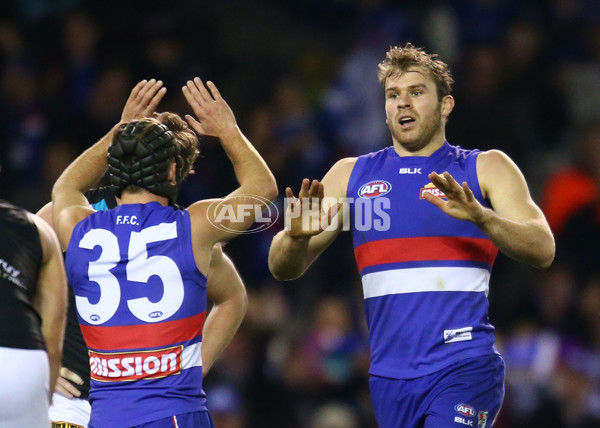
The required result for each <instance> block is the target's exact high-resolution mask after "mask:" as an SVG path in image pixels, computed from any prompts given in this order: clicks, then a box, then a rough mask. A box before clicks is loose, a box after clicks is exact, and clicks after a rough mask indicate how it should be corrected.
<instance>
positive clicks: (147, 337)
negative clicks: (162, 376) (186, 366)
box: [81, 311, 206, 351]
mask: <svg viewBox="0 0 600 428" xmlns="http://www.w3.org/2000/svg"><path fill="white" fill-rule="evenodd" d="M205 320H206V311H204V312H202V313H200V314H198V315H194V316H191V317H187V318H182V319H178V320H174V321H164V322H159V323H156V324H138V325H123V326H114V327H107V326H97V325H83V324H81V333H82V334H83V338H84V339H85V343H86V344H87V346H88V347H89V348H91V349H96V350H100V351H102V350H111V351H116V350H120V349H144V348H157V347H161V346H171V345H173V344H175V343H181V342H185V341H187V340H192V339H194V338H196V337H198V336H200V335H201V334H202V328H203V327H204V321H205Z"/></svg>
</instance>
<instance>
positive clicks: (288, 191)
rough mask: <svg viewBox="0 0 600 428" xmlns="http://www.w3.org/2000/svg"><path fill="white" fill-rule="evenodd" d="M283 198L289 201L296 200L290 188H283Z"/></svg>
mask: <svg viewBox="0 0 600 428" xmlns="http://www.w3.org/2000/svg"><path fill="white" fill-rule="evenodd" d="M285 197H286V198H290V199H296V198H295V197H294V192H293V191H292V188H291V187H286V188H285Z"/></svg>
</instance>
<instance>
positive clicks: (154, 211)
mask: <svg viewBox="0 0 600 428" xmlns="http://www.w3.org/2000/svg"><path fill="white" fill-rule="evenodd" d="M161 86H162V83H161V82H160V81H159V82H156V81H154V80H150V81H142V82H140V83H139V84H138V85H137V86H136V87H135V88H134V89H133V91H132V93H131V96H130V98H129V100H128V101H127V103H126V106H125V109H124V110H123V117H122V118H123V119H124V120H123V121H122V122H121V123H119V124H117V125H116V126H115V127H114V128H113V129H112V130H111V131H110V132H109V133H108V134H107V135H106V136H105V137H104V138H102V139H101V140H100V141H98V142H97V143H96V144H95V145H94V146H92V147H91V148H89V149H88V150H86V151H85V152H84V153H83V154H82V155H81V156H79V157H78V158H77V159H76V160H75V161H74V162H73V163H72V164H71V165H70V166H69V167H68V168H67V169H66V170H65V171H64V172H63V174H62V175H61V176H60V177H59V179H58V180H57V182H56V183H55V185H54V188H53V191H52V201H53V205H52V206H53V219H54V225H55V229H56V231H57V234H58V236H59V239H60V241H61V244H62V245H63V248H65V249H66V265H67V275H68V279H69V283H70V284H71V286H72V288H73V293H74V295H75V303H76V306H77V313H78V318H79V322H80V325H81V331H82V334H83V337H84V339H85V342H86V345H87V347H88V351H89V361H90V377H91V382H90V385H91V389H90V395H89V401H90V405H91V416H90V422H89V425H88V426H89V428H125V427H136V428H163V427H164V428H166V427H170V428H172V427H178V428H213V423H212V420H211V418H210V415H209V413H208V409H207V407H206V396H205V394H204V392H203V390H202V379H203V376H204V375H205V374H206V373H207V371H208V370H209V369H210V367H211V366H212V364H213V363H214V361H215V360H216V358H217V356H218V355H219V353H220V352H221V351H222V350H223V349H224V347H225V346H226V345H227V343H228V342H229V340H231V338H232V336H233V334H234V333H235V331H236V330H237V328H238V327H239V325H240V322H241V318H242V317H243V313H244V311H245V304H246V301H245V298H246V297H245V293H236V292H232V291H231V290H232V289H233V288H234V287H233V286H232V285H231V284H227V283H223V281H213V282H212V285H211V284H208V286H207V276H206V275H207V274H208V271H209V266H211V265H212V264H213V261H214V259H215V258H216V257H218V254H216V253H213V248H214V247H218V245H215V244H218V243H220V242H222V241H225V240H228V239H232V238H233V237H235V236H236V234H237V233H239V232H241V231H244V230H246V229H247V228H249V227H250V226H251V225H252V223H253V222H254V216H252V215H251V216H247V217H244V218H243V219H242V220H241V221H239V222H229V223H227V224H226V225H220V224H219V223H217V221H216V213H213V212H211V210H210V207H212V206H213V205H214V202H215V201H212V200H211V201H208V200H205V201H198V202H196V203H194V204H192V205H191V206H189V207H188V208H187V209H176V208H175V207H174V203H175V200H176V196H177V191H178V188H179V185H180V184H181V182H182V181H183V179H185V177H186V176H187V174H188V172H189V171H190V170H191V166H192V164H193V162H194V160H195V158H196V156H197V154H198V150H197V146H198V140H197V137H196V135H195V134H194V132H193V131H192V130H191V129H190V127H191V128H193V129H194V130H195V131H196V132H198V133H201V134H207V135H212V136H216V137H218V138H219V140H220V142H221V144H222V146H223V148H224V149H225V151H226V152H227V154H228V156H229V158H230V159H231V161H232V163H233V164H234V170H235V173H236V178H237V179H238V182H239V183H240V187H239V188H238V189H237V190H236V191H235V192H234V193H235V194H242V195H248V194H250V195H255V196H258V198H259V199H260V198H262V199H260V200H261V201H272V200H273V199H274V198H275V196H276V194H277V187H276V184H275V180H274V178H273V175H272V174H271V172H270V170H269V169H268V167H267V166H266V164H265V163H264V161H263V160H262V158H261V157H260V155H259V154H258V153H257V152H256V150H254V148H253V147H252V145H251V144H250V142H249V141H248V140H247V139H246V138H245V137H244V136H243V134H242V133H241V132H240V130H239V128H238V127H237V125H236V121H235V116H234V115H233V112H232V111H231V109H230V108H229V106H228V105H227V103H226V102H225V101H224V100H223V98H221V96H220V94H219V92H218V90H217V88H216V87H215V86H214V85H213V84H212V83H210V82H209V83H208V84H207V85H206V86H205V84H204V83H203V82H202V81H200V79H195V80H194V81H193V82H192V81H189V82H187V85H186V86H185V87H184V89H183V93H184V96H185V97H186V99H187V101H188V103H189V104H190V107H191V108H192V110H193V111H194V113H195V114H196V116H197V117H198V119H199V121H198V120H196V119H193V118H191V117H190V116H188V117H186V119H187V123H186V122H185V121H184V120H182V119H181V118H180V117H179V116H177V115H176V114H173V113H162V114H159V115H156V114H154V109H155V107H156V105H157V104H158V102H159V101H160V99H161V98H162V96H163V95H164V93H165V91H164V89H162V88H161ZM107 168H108V171H109V176H110V182H111V185H112V186H113V189H114V191H115V194H116V196H117V197H118V198H119V205H118V206H117V207H116V208H114V209H112V210H109V211H95V210H94V209H93V208H92V207H91V206H90V205H89V203H88V201H87V200H86V198H85V196H84V194H85V191H87V190H88V189H89V188H91V187H92V186H94V185H95V183H96V182H97V181H98V180H99V179H100V177H102V175H103V174H104V172H105V171H106V170H107ZM243 202H244V198H229V199H224V200H220V201H218V205H219V206H225V207H226V209H227V208H229V209H232V210H234V211H235V210H237V209H238V204H241V203H243ZM258 208H261V207H258ZM255 211H256V212H260V210H255ZM220 226H223V227H220ZM212 275H217V277H218V275H219V274H218V273H216V272H213V273H211V276H212ZM214 284H219V285H218V286H215V285H214ZM207 295H209V296H210V298H211V299H212V300H213V302H214V306H213V308H212V309H211V311H210V313H208V314H207Z"/></svg>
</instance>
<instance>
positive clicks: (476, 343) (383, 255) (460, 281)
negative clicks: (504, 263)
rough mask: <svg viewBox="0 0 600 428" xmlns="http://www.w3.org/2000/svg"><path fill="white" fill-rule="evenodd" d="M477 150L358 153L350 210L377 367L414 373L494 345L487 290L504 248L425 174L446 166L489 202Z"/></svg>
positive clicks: (392, 373) (395, 374) (377, 371)
mask: <svg viewBox="0 0 600 428" xmlns="http://www.w3.org/2000/svg"><path fill="white" fill-rule="evenodd" d="M478 154H479V151H476V150H473V151H469V150H464V149H461V148H460V147H458V146H451V145H450V144H448V142H445V143H444V145H443V146H442V147H441V148H440V149H438V150H437V151H435V152H434V153H433V154H432V155H431V156H429V157H420V156H415V157H410V156H409V157H401V156H399V155H398V154H397V153H396V152H395V151H394V148H393V147H388V148H386V149H383V150H380V151H378V152H375V153H370V154H367V155H364V156H360V157H359V158H358V159H357V162H356V164H355V166H354V169H353V171H352V174H351V176H350V180H349V183H348V190H347V196H348V198H353V199H354V203H351V204H350V218H351V219H352V234H353V242H354V253H355V257H356V262H357V265H358V270H359V273H360V275H361V280H362V286H363V292H364V299H365V312H366V318H367V324H368V327H369V342H370V348H371V368H370V373H371V374H374V375H377V376H382V377H390V378H397V379H410V378H415V377H419V376H424V375H426V374H430V373H433V372H435V371H437V370H439V369H441V368H443V367H446V366H448V365H450V364H452V363H454V362H456V361H458V360H462V359H466V358H471V357H477V356H481V355H488V354H494V353H497V351H496V349H495V347H494V340H495V338H494V333H493V331H494V328H493V326H492V325H491V324H490V323H489V319H488V306H489V304H488V300H487V295H488V290H489V277H490V272H491V269H492V265H493V263H494V260H495V257H496V254H497V252H498V249H497V247H496V246H495V245H494V244H493V243H492V242H491V240H490V239H489V238H488V237H487V236H486V235H485V234H484V233H483V232H481V230H479V228H477V227H476V226H475V225H474V224H472V223H471V222H468V221H463V220H457V219H454V218H452V217H450V216H448V215H447V214H445V213H444V212H443V211H442V210H440V209H439V208H438V207H436V206H434V205H433V204H431V203H429V202H428V201H427V200H425V199H424V197H423V195H424V193H426V192H431V193H434V194H436V195H438V196H441V197H444V194H443V193H442V192H441V191H440V190H439V189H437V188H436V187H435V186H434V185H433V184H432V183H431V182H430V180H429V179H428V178H427V175H428V174H429V173H430V172H432V171H436V172H438V173H442V172H444V171H448V172H449V173H450V174H452V176H453V177H454V178H455V179H456V181H457V182H458V183H462V182H463V181H466V182H467V183H468V184H469V187H470V188H471V189H472V190H473V193H474V194H475V197H476V198H477V199H478V200H479V202H481V203H482V204H484V205H485V206H488V205H487V204H486V202H485V200H484V198H483V196H482V193H481V189H480V186H479V181H478V179H477V171H476V161H477V155H478Z"/></svg>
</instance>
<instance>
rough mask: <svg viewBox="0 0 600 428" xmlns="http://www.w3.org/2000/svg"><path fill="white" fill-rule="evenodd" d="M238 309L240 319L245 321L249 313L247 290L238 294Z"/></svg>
mask: <svg viewBox="0 0 600 428" xmlns="http://www.w3.org/2000/svg"><path fill="white" fill-rule="evenodd" d="M238 307H239V309H238V310H239V313H240V318H241V319H243V318H244V317H245V316H246V312H247V311H248V293H246V289H245V288H244V289H243V290H242V291H241V292H240V293H239V294H238Z"/></svg>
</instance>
